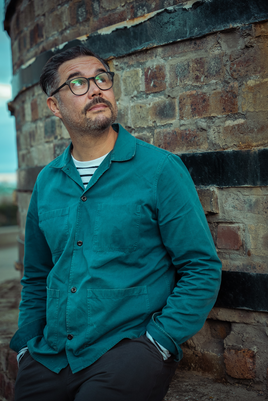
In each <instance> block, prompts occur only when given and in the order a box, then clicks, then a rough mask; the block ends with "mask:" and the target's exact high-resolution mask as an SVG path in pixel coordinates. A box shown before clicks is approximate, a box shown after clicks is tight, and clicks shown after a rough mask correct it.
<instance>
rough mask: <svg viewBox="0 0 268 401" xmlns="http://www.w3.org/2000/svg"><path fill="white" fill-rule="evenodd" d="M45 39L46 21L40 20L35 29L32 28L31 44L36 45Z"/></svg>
mask: <svg viewBox="0 0 268 401" xmlns="http://www.w3.org/2000/svg"><path fill="white" fill-rule="evenodd" d="M43 39H44V22H43V21H42V22H40V23H39V22H38V23H37V24H36V25H35V26H34V27H33V29H31V30H30V46H31V47H32V46H35V45H36V44H37V43H38V42H40V41H41V40H43Z"/></svg>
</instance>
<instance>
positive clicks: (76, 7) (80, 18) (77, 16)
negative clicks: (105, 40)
mask: <svg viewBox="0 0 268 401" xmlns="http://www.w3.org/2000/svg"><path fill="white" fill-rule="evenodd" d="M69 13H70V15H69V21H70V25H76V24H81V23H83V22H85V21H87V20H88V19H89V18H90V17H91V7H90V2H86V1H85V0H82V1H78V2H73V3H71V5H70V7H69Z"/></svg>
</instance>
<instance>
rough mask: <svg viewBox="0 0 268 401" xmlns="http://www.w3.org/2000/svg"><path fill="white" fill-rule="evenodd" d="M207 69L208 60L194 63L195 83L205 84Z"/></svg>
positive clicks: (201, 59) (200, 59) (198, 60)
mask: <svg viewBox="0 0 268 401" xmlns="http://www.w3.org/2000/svg"><path fill="white" fill-rule="evenodd" d="M205 69H206V60H205V59H204V58H198V59H195V60H193V62H192V76H193V77H192V79H193V83H201V82H204V76H205Z"/></svg>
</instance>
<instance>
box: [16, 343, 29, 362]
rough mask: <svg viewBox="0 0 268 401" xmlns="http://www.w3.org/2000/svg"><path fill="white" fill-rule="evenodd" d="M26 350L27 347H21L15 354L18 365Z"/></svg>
mask: <svg viewBox="0 0 268 401" xmlns="http://www.w3.org/2000/svg"><path fill="white" fill-rule="evenodd" d="M27 351H28V347H23V348H22V349H21V350H20V351H19V352H18V354H17V362H18V365H19V364H20V361H21V360H22V358H23V356H24V354H25V353H26V352H27Z"/></svg>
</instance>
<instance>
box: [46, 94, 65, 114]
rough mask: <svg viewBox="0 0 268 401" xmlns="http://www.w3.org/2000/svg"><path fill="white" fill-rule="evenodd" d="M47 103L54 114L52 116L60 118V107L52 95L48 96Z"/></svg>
mask: <svg viewBox="0 0 268 401" xmlns="http://www.w3.org/2000/svg"><path fill="white" fill-rule="evenodd" d="M47 105H48V108H49V109H50V110H51V111H52V113H53V114H54V116H56V117H59V118H62V116H61V112H60V109H59V103H58V101H57V99H56V98H55V97H54V96H50V97H48V98H47Z"/></svg>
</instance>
